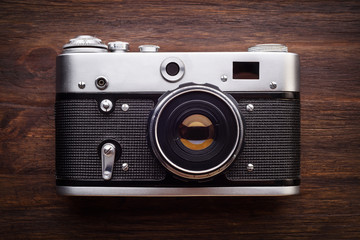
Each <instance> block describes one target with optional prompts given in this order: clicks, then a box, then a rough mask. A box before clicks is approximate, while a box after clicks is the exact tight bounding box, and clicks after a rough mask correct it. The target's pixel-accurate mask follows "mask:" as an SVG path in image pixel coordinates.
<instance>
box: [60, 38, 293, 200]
mask: <svg viewBox="0 0 360 240" xmlns="http://www.w3.org/2000/svg"><path fill="white" fill-rule="evenodd" d="M128 46H129V45H128V43H126V42H111V43H109V44H108V45H104V44H103V43H102V42H101V40H100V39H97V38H94V37H91V36H86V35H84V36H79V37H77V38H75V39H72V40H70V43H68V44H66V45H65V46H64V52H63V53H62V54H61V55H59V56H58V57H57V74H56V78H57V80H56V104H55V113H56V115H55V116H56V117H55V121H56V185H57V192H58V193H59V194H60V195H71V196H281V195H293V194H298V193H299V185H300V99H299V81H300V80H299V57H298V55H297V54H294V53H288V52H287V48H286V47H285V46H283V45H277V44H264V45H256V46H255V47H252V48H249V51H248V52H158V49H159V47H158V46H154V45H142V46H140V47H139V48H140V52H128V49H129V47H128Z"/></svg>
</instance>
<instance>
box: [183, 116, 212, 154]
mask: <svg viewBox="0 0 360 240" xmlns="http://www.w3.org/2000/svg"><path fill="white" fill-rule="evenodd" d="M178 130H179V136H180V141H181V143H182V144H184V146H185V147H187V148H189V149H191V150H195V151H196V150H203V149H205V148H207V147H209V146H210V145H211V143H212V142H213V141H214V131H215V130H214V125H213V123H212V122H211V121H210V120H209V119H208V118H207V117H205V116H204V115H201V114H193V115H190V116H188V117H187V118H185V119H184V121H183V122H182V123H181V124H180V126H179V127H178Z"/></svg>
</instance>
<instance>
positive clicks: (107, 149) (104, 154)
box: [101, 143, 115, 180]
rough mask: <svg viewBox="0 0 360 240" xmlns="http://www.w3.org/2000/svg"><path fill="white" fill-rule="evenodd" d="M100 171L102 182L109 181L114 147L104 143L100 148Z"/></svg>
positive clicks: (112, 165) (113, 161) (113, 160)
mask: <svg viewBox="0 0 360 240" xmlns="http://www.w3.org/2000/svg"><path fill="white" fill-rule="evenodd" d="M101 162H102V164H101V170H102V177H103V179H104V180H110V179H111V177H112V173H113V168H114V163H115V146H114V144H112V143H105V144H104V145H103V146H102V148H101Z"/></svg>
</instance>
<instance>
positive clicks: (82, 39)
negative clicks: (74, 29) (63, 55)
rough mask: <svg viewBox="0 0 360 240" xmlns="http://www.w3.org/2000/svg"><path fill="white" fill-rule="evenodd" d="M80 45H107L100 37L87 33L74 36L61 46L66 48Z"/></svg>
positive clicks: (92, 46) (102, 46)
mask: <svg viewBox="0 0 360 240" xmlns="http://www.w3.org/2000/svg"><path fill="white" fill-rule="evenodd" d="M80 47H82V48H83V47H87V48H102V49H107V46H106V45H105V44H103V43H102V42H101V39H99V38H96V37H93V36H89V35H80V36H77V37H76V38H73V39H70V41H69V43H67V44H65V45H64V47H63V48H64V49H68V48H80Z"/></svg>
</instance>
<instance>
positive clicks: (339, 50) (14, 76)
mask: <svg viewBox="0 0 360 240" xmlns="http://www.w3.org/2000/svg"><path fill="white" fill-rule="evenodd" d="M0 16H1V18H0V29H1V30H0V31H1V34H0V44H1V46H0V56H1V59H0V81H1V87H0V117H1V119H0V120H1V123H0V126H1V131H0V134H1V135H0V139H1V145H0V239H75V238H83V239H144V238H149V239H173V238H179V239H195V238H196V239H359V238H360V187H359V186H360V120H359V119H360V79H359V78H360V77H359V76H360V66H359V64H360V57H359V56H360V3H359V2H358V1H355V0H354V1H341V2H340V1H306V2H302V3H300V2H299V3H298V2H295V1H260V2H254V1H248V2H239V1H220V0H213V1H208V2H207V3H205V2H202V3H196V2H195V1H187V0H186V1H164V2H163V1H147V2H141V1H96V0H95V1H90V0H82V1H41V0H39V1H36V0H34V1H16V2H15V1H14V2H12V3H9V2H7V1H6V2H5V1H2V2H0ZM80 34H90V35H96V36H98V37H99V38H102V39H103V40H104V41H105V42H109V41H113V40H124V41H129V42H130V44H131V50H133V51H137V46H138V45H141V44H146V43H151V44H157V45H160V46H161V51H246V49H247V47H249V46H252V45H254V44H257V43H273V42H276V43H284V44H286V45H287V46H288V47H289V50H290V51H291V52H296V53H298V54H299V55H300V57H301V103H302V106H301V116H302V120H301V124H302V130H301V147H302V156H301V169H302V185H301V194H300V195H299V196H291V197H277V198H274V197H204V198H121V197H120V198H115V197H114V198H90V197H89V198H88V197H77V198H68V197H60V196H57V195H56V193H55V177H54V171H55V170H54V169H55V141H54V132H55V130H54V101H55V57H56V55H57V54H59V53H60V52H61V48H62V46H63V45H64V44H65V43H66V42H67V41H68V39H70V38H72V37H75V36H77V35H80Z"/></svg>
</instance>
